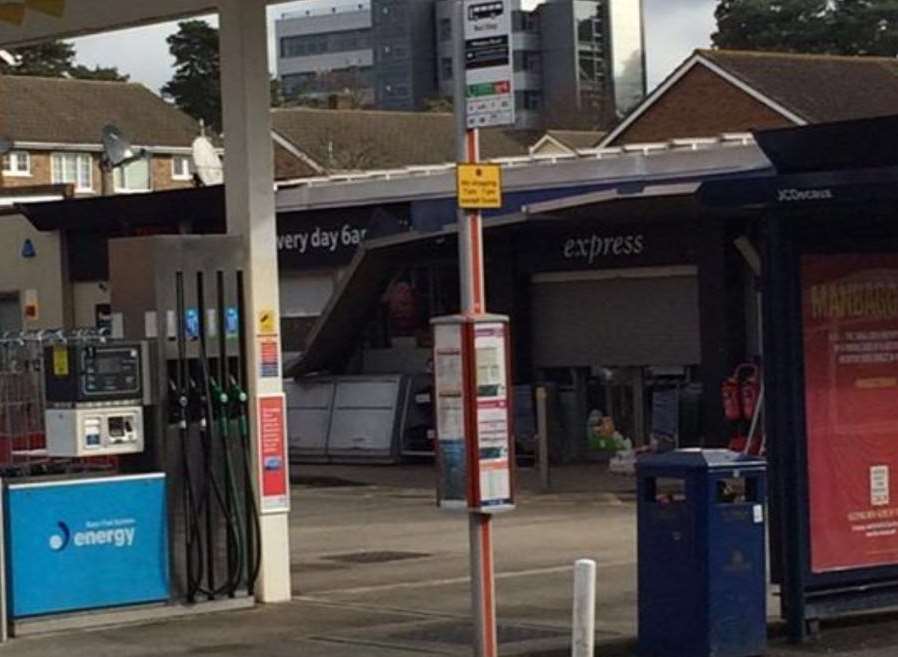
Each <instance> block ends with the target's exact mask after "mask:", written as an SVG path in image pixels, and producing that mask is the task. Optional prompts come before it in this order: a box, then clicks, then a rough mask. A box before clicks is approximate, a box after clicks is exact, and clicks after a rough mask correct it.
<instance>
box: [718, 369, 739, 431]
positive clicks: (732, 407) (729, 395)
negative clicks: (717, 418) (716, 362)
mask: <svg viewBox="0 0 898 657" xmlns="http://www.w3.org/2000/svg"><path fill="white" fill-rule="evenodd" d="M720 394H721V397H722V398H723V414H724V416H725V417H726V419H727V420H729V421H731V422H735V421H737V420H741V419H742V404H741V403H740V394H739V379H737V378H736V377H735V376H731V377H730V378H728V379H727V380H725V381H724V382H723V385H721V386H720Z"/></svg>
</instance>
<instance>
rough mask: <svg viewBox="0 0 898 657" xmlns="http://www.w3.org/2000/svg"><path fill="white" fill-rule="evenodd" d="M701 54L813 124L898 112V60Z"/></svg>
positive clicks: (824, 56)
mask: <svg viewBox="0 0 898 657" xmlns="http://www.w3.org/2000/svg"><path fill="white" fill-rule="evenodd" d="M698 54H699V55H701V56H702V57H704V58H706V59H707V60H709V61H711V62H712V63H713V64H716V65H717V66H719V67H720V68H721V69H723V70H724V71H726V72H727V73H729V74H730V75H732V76H734V77H736V78H738V79H739V80H740V81H741V82H743V83H745V84H746V85H748V86H750V87H751V88H752V89H754V90H755V91H757V92H759V93H761V94H762V95H763V96H765V97H767V98H768V99H770V100H772V101H774V102H775V103H777V104H779V105H781V106H782V107H783V108H785V109H787V110H789V111H790V112H792V113H794V114H796V115H798V116H799V117H801V118H802V119H804V120H805V121H807V122H808V123H825V122H831V121H844V120H849V119H859V118H871V117H876V116H885V115H889V114H898V60H896V59H894V58H886V57H843V56H834V55H802V54H793V53H774V52H747V51H734V50H699V51H698Z"/></svg>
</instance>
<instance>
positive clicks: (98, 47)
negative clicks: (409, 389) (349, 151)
mask: <svg viewBox="0 0 898 657" xmlns="http://www.w3.org/2000/svg"><path fill="white" fill-rule="evenodd" d="M540 1H541V0H524V2H525V4H530V5H535V4H539V2H540ZM627 1H635V0H627ZM644 2H645V13H646V16H645V22H646V50H647V55H648V69H649V70H648V77H649V88H650V89H651V88H653V87H654V86H655V85H657V84H658V83H659V82H661V81H662V80H663V79H664V78H665V77H666V76H667V74H668V73H670V71H671V70H672V69H673V68H674V67H676V65H677V64H679V63H680V62H681V61H682V60H683V59H685V58H686V56H687V55H688V54H689V53H690V52H691V51H692V50H694V49H695V48H703V47H705V46H707V45H708V44H709V43H710V35H711V32H713V31H714V7H715V6H716V4H717V3H716V0H644ZM302 4H303V2H302V0H299V1H297V2H287V3H284V4H280V5H277V6H276V7H273V8H271V9H269V18H270V20H271V21H272V23H273V21H274V19H275V18H276V17H277V16H279V15H280V14H281V13H283V12H285V11H291V10H295V9H297V8H298V7H301V6H302ZM176 29H177V25H176V24H174V23H166V24H162V25H155V26H152V27H144V28H138V29H133V30H125V31H121V32H116V33H113V34H107V35H98V36H91V37H85V38H82V39H77V40H76V41H75V46H76V48H77V52H78V61H79V62H80V63H83V64H86V65H88V66H96V65H99V66H117V67H118V68H119V70H120V71H122V72H123V73H127V74H128V75H130V76H131V79H132V80H134V81H135V82H142V83H143V84H145V85H147V86H148V87H150V88H151V89H153V90H155V91H158V90H159V88H160V87H161V86H162V85H163V84H165V83H166V82H167V81H168V80H169V78H171V67H172V64H173V60H172V58H171V56H170V55H169V53H168V45H167V44H166V42H165V38H166V37H167V36H168V35H169V34H171V33H172V32H174V31H176ZM270 32H271V34H273V33H274V29H273V27H272V28H271V30H270ZM271 54H272V57H273V55H274V43H273V37H272V44H271ZM272 61H273V60H272ZM273 67H274V63H272V70H273Z"/></svg>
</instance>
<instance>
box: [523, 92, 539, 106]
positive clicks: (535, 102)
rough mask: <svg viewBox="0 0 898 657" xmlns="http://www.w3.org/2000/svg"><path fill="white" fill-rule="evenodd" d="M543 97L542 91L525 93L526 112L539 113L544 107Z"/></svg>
mask: <svg viewBox="0 0 898 657" xmlns="http://www.w3.org/2000/svg"><path fill="white" fill-rule="evenodd" d="M542 101H543V95H542V92H540V91H525V92H524V103H523V105H524V109H525V110H533V111H539V108H540V107H541V106H542Z"/></svg>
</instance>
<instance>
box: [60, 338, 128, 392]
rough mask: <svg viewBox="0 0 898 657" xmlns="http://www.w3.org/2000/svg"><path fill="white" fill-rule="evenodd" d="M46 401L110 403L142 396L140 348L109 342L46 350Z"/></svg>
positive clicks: (70, 345) (62, 346) (72, 345)
mask: <svg viewBox="0 0 898 657" xmlns="http://www.w3.org/2000/svg"><path fill="white" fill-rule="evenodd" d="M44 372H45V379H46V386H47V401H48V402H51V403H53V404H64V405H69V404H79V403H86V402H112V401H124V400H133V399H138V398H140V397H142V396H143V385H142V384H143V382H142V379H141V345H140V344H137V343H133V342H132V343H122V342H110V343H105V344H69V345H54V346H53V347H49V348H48V349H47V350H46V351H45V354H44Z"/></svg>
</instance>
